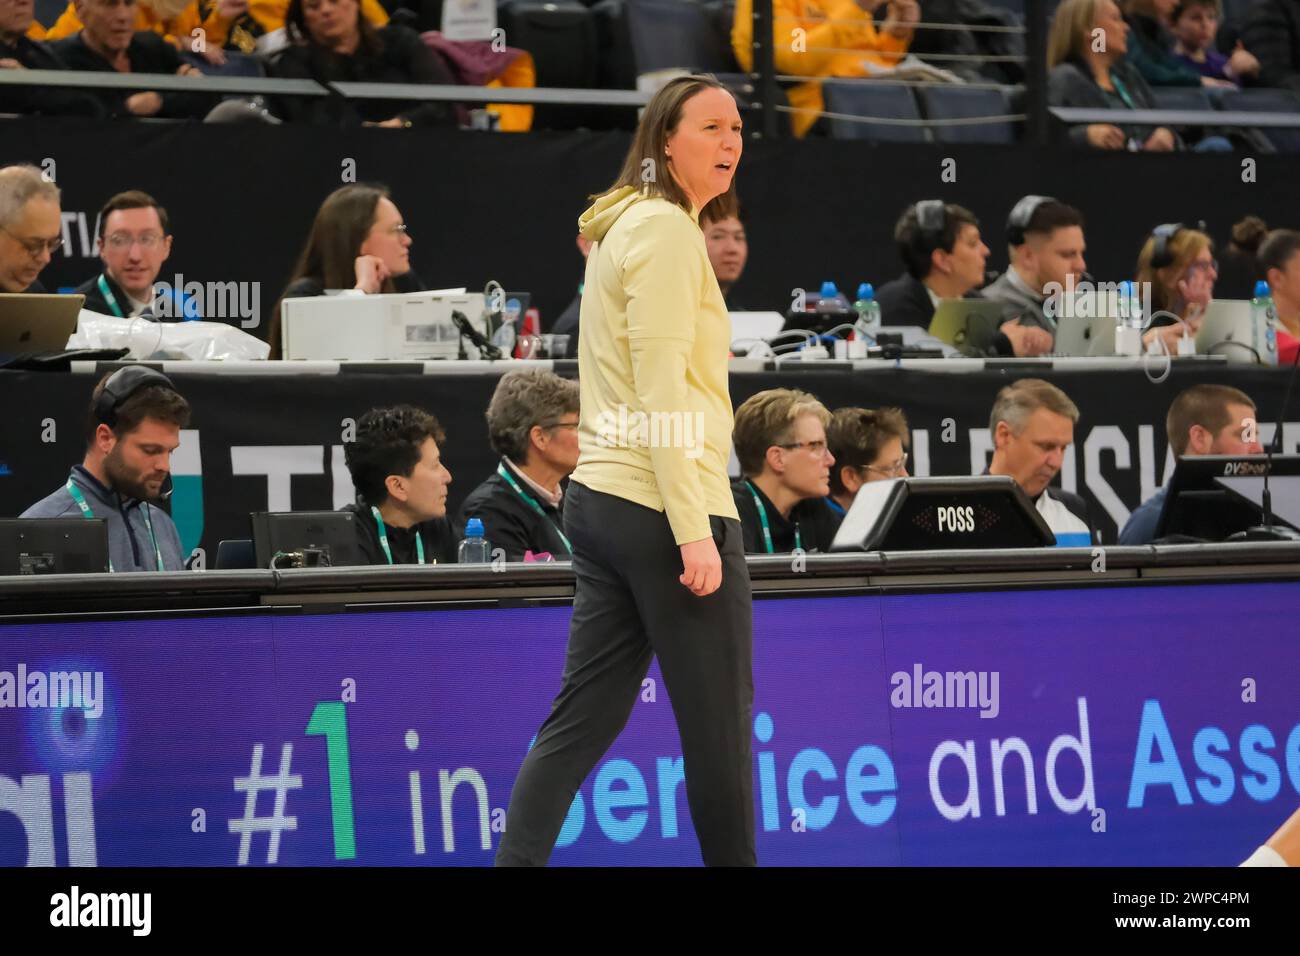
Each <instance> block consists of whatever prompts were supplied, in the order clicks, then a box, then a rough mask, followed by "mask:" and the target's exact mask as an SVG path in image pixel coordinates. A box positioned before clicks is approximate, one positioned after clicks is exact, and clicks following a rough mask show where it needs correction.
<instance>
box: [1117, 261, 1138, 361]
mask: <svg viewBox="0 0 1300 956" xmlns="http://www.w3.org/2000/svg"><path fill="white" fill-rule="evenodd" d="M1116 305H1117V306H1118V309H1119V315H1118V317H1117V318H1118V321H1117V322H1116V323H1115V354H1116V355H1131V356H1140V355H1141V354H1142V305H1141V303H1140V302H1139V300H1138V298H1137V295H1136V292H1135V290H1134V288H1133V283H1132V282H1129V281H1128V280H1127V279H1126V280H1124V281H1123V282H1121V283H1120V284H1119V302H1117V303H1116Z"/></svg>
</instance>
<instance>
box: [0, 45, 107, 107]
mask: <svg viewBox="0 0 1300 956" xmlns="http://www.w3.org/2000/svg"><path fill="white" fill-rule="evenodd" d="M0 60H17V61H18V62H19V63H21V64H22V65H23V66H25V67H26V68H27V69H29V70H66V69H67V68H68V65H67V64H66V63H64V62H63V60H62V59H61V58H60V57H59V55H58V54H57V53H55V52H54V50H53V49H52V48H51V47H50V45H49V44H48V43H42V42H40V41H39V40H29V39H28V38H27V37H19V38H18V42H17V43H14V44H12V45H11V44H8V43H3V42H0ZM0 113H39V114H42V115H45V116H96V117H98V116H103V115H104V108H103V106H102V105H101V104H100V102H99V100H97V99H96V98H95V97H94V96H91V95H90V94H89V93H87V92H85V91H84V90H73V89H59V88H57V87H56V88H53V89H43V88H41V87H39V86H0Z"/></svg>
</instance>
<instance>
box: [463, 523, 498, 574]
mask: <svg viewBox="0 0 1300 956" xmlns="http://www.w3.org/2000/svg"><path fill="white" fill-rule="evenodd" d="M491 560H492V545H491V543H490V542H489V541H488V539H487V538H485V537H483V522H482V521H481V520H480V519H478V518H470V519H469V520H468V521H466V522H465V537H464V538H462V539H461V542H460V546H459V547H457V549H456V561H457V562H458V563H460V564H488V563H490V562H491Z"/></svg>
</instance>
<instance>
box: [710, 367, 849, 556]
mask: <svg viewBox="0 0 1300 956" xmlns="http://www.w3.org/2000/svg"><path fill="white" fill-rule="evenodd" d="M830 421H831V413H830V412H829V411H827V409H826V406H825V405H823V404H822V403H821V402H819V401H818V400H817V399H816V398H814V397H813V396H811V395H809V394H808V393H807V392H801V391H799V390H798V389H792V388H770V389H767V390H766V391H762V392H758V393H757V394H755V395H751V396H750V397H749V398H747V399H746V400H745V401H744V402H742V403H741V405H740V407H739V408H737V409H736V427H735V430H734V432H733V433H732V441H733V444H734V446H735V449H736V457H737V458H738V459H739V460H740V470H741V473H742V477H741V479H740V480H739V481H737V482H735V483H733V484H732V486H731V492H732V495H733V496H734V497H735V500H736V510H737V511H738V512H739V513H740V524H741V527H742V528H743V529H744V532H745V551H746V552H748V553H750V554H789V553H790V552H793V551H799V552H809V551H829V550H830V546H831V541H832V540H833V539H834V537H835V531H836V529H837V528H838V526H839V517H838V516H836V515H835V514H834V513H833V512H832V511H831V510H830V509H829V508H828V507H827V506H826V500H825V499H826V496H827V495H829V494H830V491H831V486H830V478H831V467H832V466H833V465H834V464H835V456H834V455H832V454H831V453H830V449H829V448H828V447H827V443H826V426H827V425H829V424H830Z"/></svg>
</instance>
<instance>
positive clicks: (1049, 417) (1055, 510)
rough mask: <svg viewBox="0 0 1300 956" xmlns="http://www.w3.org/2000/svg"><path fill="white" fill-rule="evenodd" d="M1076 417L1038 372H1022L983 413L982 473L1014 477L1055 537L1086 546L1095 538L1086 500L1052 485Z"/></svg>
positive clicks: (1063, 542) (1070, 405)
mask: <svg viewBox="0 0 1300 956" xmlns="http://www.w3.org/2000/svg"><path fill="white" fill-rule="evenodd" d="M1078 422H1079V409H1078V407H1077V406H1076V405H1075V404H1074V402H1072V401H1070V397H1069V396H1068V395H1066V394H1065V392H1063V391H1061V390H1060V389H1059V388H1057V387H1056V386H1055V385H1053V384H1052V383H1051V382H1045V381H1043V380H1042V379H1041V378H1022V379H1020V380H1018V381H1016V382H1013V383H1012V384H1010V385H1007V386H1006V387H1004V388H1003V389H1002V390H1001V391H1000V392H998V396H997V398H996V399H995V400H994V402H993V410H992V411H991V412H990V413H989V435H990V437H991V438H992V439H993V460H992V461H991V462H990V463H989V467H988V474H990V475H1006V476H1008V477H1010V478H1014V479H1015V481H1016V484H1018V485H1019V486H1020V488H1021V490H1023V491H1024V493H1025V494H1026V495H1028V496H1029V498H1030V500H1031V501H1033V502H1034V507H1035V508H1037V509H1038V513H1039V514H1041V515H1042V516H1043V519H1044V520H1045V521H1046V522H1047V526H1048V527H1049V528H1051V529H1052V533H1053V534H1055V535H1056V543H1057V544H1058V545H1063V546H1066V547H1087V546H1088V545H1090V544H1092V543H1093V541H1094V540H1095V537H1094V533H1093V526H1092V519H1091V517H1089V515H1088V504H1087V502H1085V501H1084V500H1083V499H1082V498H1081V497H1079V496H1078V495H1076V494H1074V493H1073V492H1070V491H1066V490H1064V489H1062V488H1054V487H1052V481H1053V480H1054V479H1055V478H1056V476H1057V475H1058V474H1059V473H1060V471H1061V465H1062V464H1064V462H1065V450H1066V449H1067V448H1069V447H1070V445H1072V444H1073V443H1074V426H1075V425H1077V424H1078Z"/></svg>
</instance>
